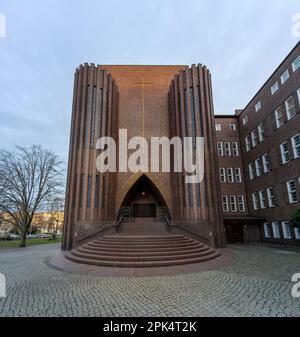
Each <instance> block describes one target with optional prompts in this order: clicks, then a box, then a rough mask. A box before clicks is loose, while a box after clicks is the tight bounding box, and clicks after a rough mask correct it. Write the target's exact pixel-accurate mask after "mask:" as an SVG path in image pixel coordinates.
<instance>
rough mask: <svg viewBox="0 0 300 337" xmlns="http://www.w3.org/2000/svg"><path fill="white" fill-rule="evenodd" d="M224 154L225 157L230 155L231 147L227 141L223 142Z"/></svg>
mask: <svg viewBox="0 0 300 337" xmlns="http://www.w3.org/2000/svg"><path fill="white" fill-rule="evenodd" d="M225 156H226V157H230V156H231V147H230V143H228V142H226V143H225Z"/></svg>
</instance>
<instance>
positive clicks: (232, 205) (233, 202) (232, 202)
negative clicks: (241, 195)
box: [230, 195, 237, 212]
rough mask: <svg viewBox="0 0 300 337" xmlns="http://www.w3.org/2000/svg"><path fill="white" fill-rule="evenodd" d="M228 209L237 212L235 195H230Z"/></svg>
mask: <svg viewBox="0 0 300 337" xmlns="http://www.w3.org/2000/svg"><path fill="white" fill-rule="evenodd" d="M230 210H231V212H237V207H236V196H235V195H231V196H230Z"/></svg>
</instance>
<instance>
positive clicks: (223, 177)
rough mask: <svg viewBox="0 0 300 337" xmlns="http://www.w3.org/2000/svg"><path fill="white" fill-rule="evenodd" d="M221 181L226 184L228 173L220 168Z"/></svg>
mask: <svg viewBox="0 0 300 337" xmlns="http://www.w3.org/2000/svg"><path fill="white" fill-rule="evenodd" d="M220 181H221V183H223V184H224V183H226V172H225V168H220Z"/></svg>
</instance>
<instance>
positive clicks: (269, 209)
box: [216, 43, 300, 245]
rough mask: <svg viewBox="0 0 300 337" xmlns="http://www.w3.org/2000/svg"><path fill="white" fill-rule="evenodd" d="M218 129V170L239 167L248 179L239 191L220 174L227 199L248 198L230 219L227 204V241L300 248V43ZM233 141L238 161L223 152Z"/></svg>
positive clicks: (218, 121)
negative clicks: (298, 215) (299, 215)
mask: <svg viewBox="0 0 300 337" xmlns="http://www.w3.org/2000/svg"><path fill="white" fill-rule="evenodd" d="M258 71H259V70H258ZM231 124H232V125H233V124H236V126H237V131H232V130H231V127H230V125H231ZM216 129H217V130H219V131H217V141H218V142H220V143H219V144H221V142H222V143H223V146H224V154H223V155H224V156H223V155H222V153H219V154H221V156H219V166H220V169H221V168H222V167H225V168H228V167H236V166H239V167H241V169H242V171H243V172H242V179H244V180H243V183H242V184H239V185H238V186H237V184H234V183H232V184H228V177H227V181H226V183H224V178H223V172H221V176H220V179H221V180H222V181H223V183H222V188H221V193H222V195H223V199H224V196H226V195H236V193H239V195H244V196H245V211H244V212H242V213H241V212H234V213H235V214H232V212H231V213H230V211H231V210H230V209H229V212H228V211H227V208H226V205H225V206H224V205H223V212H224V217H225V227H226V229H227V231H229V232H230V233H229V236H230V237H229V241H230V240H237V238H238V237H239V239H240V240H242V241H247V240H249V241H263V242H271V243H283V244H289V245H300V229H297V228H294V227H293V226H292V225H291V224H290V221H289V220H290V219H291V215H292V213H293V212H294V211H295V210H297V209H299V208H300V204H299V202H300V44H299V43H298V44H297V45H296V46H295V48H294V49H293V50H292V51H291V52H290V53H289V55H288V56H287V57H286V59H285V60H284V61H283V62H282V63H281V64H280V66H279V67H278V68H277V69H276V70H275V72H274V73H273V74H272V75H271V77H270V78H269V79H268V80H267V81H266V83H265V84H264V85H263V86H262V88H261V89H260V90H259V91H258V92H257V94H256V95H255V96H254V97H253V99H252V100H251V101H250V102H249V104H248V105H247V106H246V108H245V109H244V110H238V111H236V114H235V115H234V116H217V118H216ZM232 141H235V142H238V143H239V148H240V150H241V152H240V157H237V158H234V157H232V156H230V155H229V156H228V154H226V153H225V151H226V149H225V145H224V144H225V143H226V142H232ZM219 146H221V145H219ZM227 146H228V145H227ZM220 151H221V150H220ZM231 155H232V154H231ZM221 171H222V170H221ZM223 204H224V203H223ZM237 207H238V206H237ZM232 215H233V217H232ZM228 217H229V218H230V217H231V220H232V221H231V224H230V221H229V220H226V219H227V218H228ZM232 224H234V225H235V227H234V228H232V226H231V225H232ZM255 227H256V229H255ZM232 231H233V232H234V233H232ZM241 233H242V235H241ZM227 239H228V238H227Z"/></svg>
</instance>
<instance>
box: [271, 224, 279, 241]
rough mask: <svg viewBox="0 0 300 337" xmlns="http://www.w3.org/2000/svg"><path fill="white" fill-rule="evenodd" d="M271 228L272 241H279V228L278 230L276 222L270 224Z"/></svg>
mask: <svg viewBox="0 0 300 337" xmlns="http://www.w3.org/2000/svg"><path fill="white" fill-rule="evenodd" d="M272 228H273V236H274V239H280V238H281V235H280V228H279V223H278V222H273V223H272Z"/></svg>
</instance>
